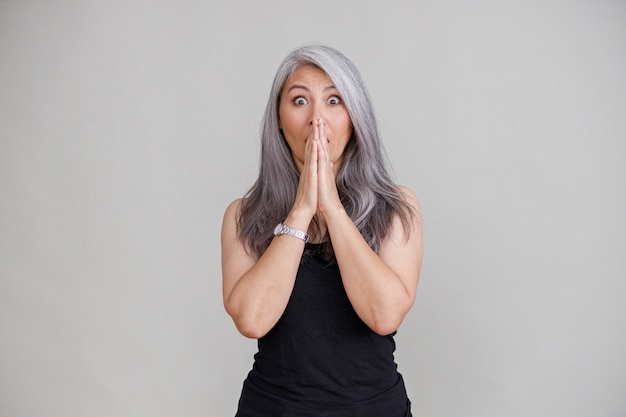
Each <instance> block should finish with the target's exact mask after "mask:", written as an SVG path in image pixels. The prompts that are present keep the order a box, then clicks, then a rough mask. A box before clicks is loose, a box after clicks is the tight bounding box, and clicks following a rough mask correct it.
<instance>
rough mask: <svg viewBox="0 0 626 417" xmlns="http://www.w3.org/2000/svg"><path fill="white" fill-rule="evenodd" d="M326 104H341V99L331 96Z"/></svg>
mask: <svg viewBox="0 0 626 417" xmlns="http://www.w3.org/2000/svg"><path fill="white" fill-rule="evenodd" d="M328 104H341V98H340V97H339V96H331V97H329V98H328Z"/></svg>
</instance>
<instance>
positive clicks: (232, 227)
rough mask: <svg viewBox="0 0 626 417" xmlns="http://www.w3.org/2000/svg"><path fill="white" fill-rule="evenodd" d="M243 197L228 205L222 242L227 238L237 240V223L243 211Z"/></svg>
mask: <svg viewBox="0 0 626 417" xmlns="http://www.w3.org/2000/svg"><path fill="white" fill-rule="evenodd" d="M242 202H243V199H242V198H239V199H237V200H235V201H233V202H232V203H230V204H229V205H228V207H226V211H225V212H224V219H223V220H222V243H224V240H225V239H228V240H236V238H237V223H238V219H239V215H240V213H241V204H242Z"/></svg>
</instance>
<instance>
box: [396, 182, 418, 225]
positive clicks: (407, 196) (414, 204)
mask: <svg viewBox="0 0 626 417" xmlns="http://www.w3.org/2000/svg"><path fill="white" fill-rule="evenodd" d="M396 190H397V192H398V194H399V195H400V196H401V197H402V198H404V201H406V203H407V204H408V205H409V206H410V207H411V209H412V210H413V214H414V215H415V217H416V218H417V220H418V221H419V222H420V223H421V221H422V209H421V208H420V204H419V201H418V199H417V196H416V195H415V193H414V192H413V191H412V190H411V189H410V188H409V187H405V186H404V185H396Z"/></svg>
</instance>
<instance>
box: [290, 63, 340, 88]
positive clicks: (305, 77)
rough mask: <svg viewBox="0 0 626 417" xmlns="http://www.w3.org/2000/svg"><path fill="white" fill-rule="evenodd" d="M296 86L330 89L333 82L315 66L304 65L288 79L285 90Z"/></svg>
mask: <svg viewBox="0 0 626 417" xmlns="http://www.w3.org/2000/svg"><path fill="white" fill-rule="evenodd" d="M294 84H302V85H306V86H309V87H314V86H316V85H319V86H321V87H328V86H332V85H333V82H332V81H331V79H330V78H329V77H328V75H326V73H325V72H324V71H323V70H321V69H320V68H318V67H316V66H314V65H303V66H301V67H300V68H298V69H297V70H295V71H294V72H293V74H291V75H290V76H289V77H288V78H287V80H286V81H285V85H284V86H283V90H285V89H288V88H289V87H291V86H292V85H294Z"/></svg>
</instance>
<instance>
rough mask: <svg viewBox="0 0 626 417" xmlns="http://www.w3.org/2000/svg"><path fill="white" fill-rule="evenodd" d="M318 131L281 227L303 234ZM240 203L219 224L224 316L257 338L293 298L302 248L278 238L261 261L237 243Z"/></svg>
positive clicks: (311, 208) (313, 204) (312, 204)
mask: <svg viewBox="0 0 626 417" xmlns="http://www.w3.org/2000/svg"><path fill="white" fill-rule="evenodd" d="M314 136H317V137H319V130H317V129H314V128H313V127H312V128H311V133H310V139H311V140H309V141H308V143H307V148H306V157H305V165H304V167H303V170H302V174H301V175H300V183H299V185H298V191H297V193H296V199H295V202H294V205H293V208H292V210H291V212H290V213H289V215H288V216H287V218H286V219H285V221H284V222H285V224H287V225H288V226H290V227H293V228H296V229H299V230H307V229H308V227H309V223H310V222H311V219H312V218H313V216H314V215H315V212H316V208H317V145H316V143H317V142H315V141H314V140H312V139H313V137H314ZM240 206H241V200H238V201H235V202H233V203H232V204H231V205H230V206H229V207H228V208H227V209H226V213H225V215H224V220H223V223H222V292H223V297H224V307H225V308H226V312H227V313H228V314H229V315H230V316H231V317H232V318H233V321H234V322H235V325H236V326H237V329H238V330H239V332H240V333H241V334H243V335H244V336H246V337H250V338H260V337H262V336H264V335H265V334H266V333H267V332H269V331H270V330H271V329H272V327H274V325H275V324H276V322H277V321H278V320H279V319H280V317H281V316H282V314H283V312H284V311H285V307H286V306H287V303H288V301H289V297H290V296H291V292H292V290H293V286H294V284H295V280H296V273H297V272H298V266H299V265H300V259H301V258H302V253H303V251H304V242H303V241H302V240H300V239H298V238H295V237H292V236H287V235H282V236H279V237H278V238H276V239H273V240H272V242H271V243H270V245H269V246H268V248H267V250H266V251H265V252H264V253H263V255H262V256H261V257H260V258H259V259H255V258H254V257H253V256H251V255H250V254H249V253H248V252H247V251H246V248H245V246H244V243H243V242H241V240H240V239H239V237H238V233H237V219H238V218H239V210H240Z"/></svg>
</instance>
